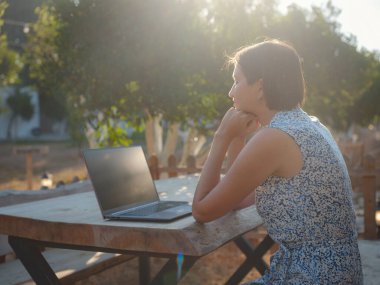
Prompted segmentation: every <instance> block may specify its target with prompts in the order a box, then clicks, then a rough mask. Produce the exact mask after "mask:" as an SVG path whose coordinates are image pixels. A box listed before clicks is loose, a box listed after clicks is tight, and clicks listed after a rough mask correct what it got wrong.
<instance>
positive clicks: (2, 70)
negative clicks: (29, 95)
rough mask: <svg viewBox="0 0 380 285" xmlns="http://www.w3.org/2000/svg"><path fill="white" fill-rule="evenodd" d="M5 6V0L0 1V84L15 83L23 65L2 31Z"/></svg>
mask: <svg viewBox="0 0 380 285" xmlns="http://www.w3.org/2000/svg"><path fill="white" fill-rule="evenodd" d="M7 7H8V4H7V2H6V1H4V0H2V1H0V86H4V85H8V84H14V83H16V82H17V81H18V74H19V71H20V70H21V69H22V67H23V64H22V62H21V59H20V56H19V55H18V53H17V52H15V51H13V50H11V49H9V47H8V44H7V35H6V34H5V33H3V32H2V26H3V25H4V20H3V15H4V12H5V10H6V8H7Z"/></svg>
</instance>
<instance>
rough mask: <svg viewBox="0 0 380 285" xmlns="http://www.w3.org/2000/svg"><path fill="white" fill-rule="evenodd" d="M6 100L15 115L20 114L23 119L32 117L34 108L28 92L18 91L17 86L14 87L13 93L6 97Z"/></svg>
mask: <svg viewBox="0 0 380 285" xmlns="http://www.w3.org/2000/svg"><path fill="white" fill-rule="evenodd" d="M6 102H7V105H8V106H9V108H10V109H11V110H12V112H13V114H15V115H16V116H20V117H21V118H23V119H24V120H30V119H31V118H32V117H33V114H34V108H33V105H32V102H31V98H30V96H29V95H28V94H26V93H24V92H22V91H20V88H19V87H17V88H16V89H15V92H14V94H13V95H11V96H9V97H8V98H7V100H6Z"/></svg>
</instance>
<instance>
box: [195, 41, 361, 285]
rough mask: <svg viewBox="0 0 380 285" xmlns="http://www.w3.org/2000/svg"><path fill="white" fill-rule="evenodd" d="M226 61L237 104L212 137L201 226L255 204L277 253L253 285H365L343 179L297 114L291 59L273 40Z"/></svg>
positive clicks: (298, 78) (300, 85) (295, 64)
mask: <svg viewBox="0 0 380 285" xmlns="http://www.w3.org/2000/svg"><path fill="white" fill-rule="evenodd" d="M230 62H232V63H233V64H234V67H235V68H234V72H233V79H234V84H233V86H232V88H231V90H230V92H229V97H230V98H231V99H232V101H233V105H234V106H233V107H232V108H231V109H229V110H228V111H227V113H226V114H225V116H224V118H223V120H222V122H221V124H220V126H219V128H218V130H217V131H216V133H215V135H214V140H213V143H212V147H211V150H210V153H209V156H208V158H207V161H206V163H205V165H204V167H203V170H202V173H201V176H200V179H199V183H198V186H197V189H196V192H195V195H194V201H193V216H194V218H195V219H196V220H197V221H199V222H208V221H212V220H214V219H217V218H218V217H221V216H223V215H225V214H226V213H228V212H229V211H231V210H233V209H239V208H243V207H247V206H249V205H252V204H253V203H256V206H257V210H258V212H259V214H260V216H261V217H262V218H263V221H264V224H265V226H266V227H267V230H268V233H269V235H270V236H271V237H272V239H273V240H275V241H276V242H277V243H279V245H280V249H279V250H278V251H277V252H276V253H275V255H274V256H273V257H272V258H271V265H270V270H269V272H267V273H266V274H265V275H264V276H263V277H261V278H260V279H258V280H256V281H253V282H252V283H250V284H302V285H307V284H328V285H332V284H345V285H348V284H355V285H356V284H362V282H363V281H362V271H361V261H360V254H359V250H358V245H357V234H356V230H355V214H354V210H353V205H352V197H351V191H352V189H351V184H350V178H349V175H348V172H347V168H346V165H345V163H344V160H343V158H342V155H341V153H340V151H339V149H338V147H337V145H336V143H335V141H334V139H333V137H332V136H331V134H330V132H329V131H328V130H327V129H326V128H325V127H324V126H323V125H322V124H321V123H320V122H319V121H318V119H317V118H315V117H310V116H308V115H307V114H306V113H305V112H304V111H303V110H302V109H301V105H302V103H303V100H304V93H305V92H304V89H305V83H304V78H303V72H302V67H301V63H300V58H299V56H298V54H297V52H296V51H295V49H294V48H293V47H291V46H289V45H288V44H286V43H284V42H280V41H277V40H270V41H265V42H262V43H259V44H256V45H253V46H249V47H246V48H243V49H241V50H239V51H238V52H236V54H235V55H234V56H233V57H232V58H231V60H230ZM260 125H261V126H262V127H261V128H260V129H258V128H259V126H260ZM253 131H256V133H255V134H254V136H253V137H252V138H251V139H250V140H249V141H248V142H247V143H245V137H246V135H247V134H248V133H250V132H253ZM227 153H228V155H227V157H228V158H227V165H228V166H227V172H226V174H225V176H224V177H223V178H222V179H220V174H221V168H222V163H223V161H224V158H225V156H226V154H227ZM255 200H256V201H255Z"/></svg>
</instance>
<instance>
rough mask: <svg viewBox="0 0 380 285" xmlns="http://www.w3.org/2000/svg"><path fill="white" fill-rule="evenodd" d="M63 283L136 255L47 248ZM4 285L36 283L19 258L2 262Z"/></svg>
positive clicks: (45, 254) (87, 275)
mask: <svg viewBox="0 0 380 285" xmlns="http://www.w3.org/2000/svg"><path fill="white" fill-rule="evenodd" d="M42 254H43V255H44V257H45V258H46V260H47V261H48V263H49V264H50V265H51V266H52V268H53V270H54V271H55V272H56V274H57V276H58V278H59V279H60V280H61V282H62V284H73V283H74V282H76V281H79V280H83V279H86V278H88V277H89V276H91V275H93V274H97V273H100V272H102V271H104V270H106V269H108V268H111V267H113V266H115V265H118V264H121V263H123V262H126V261H128V260H131V259H132V258H135V256H132V255H120V254H114V253H103V252H89V251H78V250H69V249H55V248H54V249H46V250H45V251H44V252H43V253H42ZM0 280H1V284H2V285H6V284H7V285H8V284H9V285H13V284H24V285H25V284H35V283H34V282H33V281H32V280H31V277H30V275H29V273H28V272H27V271H26V270H25V268H24V266H23V265H22V264H21V262H20V261H19V260H18V259H15V260H11V261H7V262H4V263H1V264H0Z"/></svg>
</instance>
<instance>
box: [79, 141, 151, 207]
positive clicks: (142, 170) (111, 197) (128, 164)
mask: <svg viewBox="0 0 380 285" xmlns="http://www.w3.org/2000/svg"><path fill="white" fill-rule="evenodd" d="M89 151H90V152H91V153H90V154H89V155H88V156H86V161H87V162H88V163H87V165H88V166H89V167H90V168H91V169H89V172H90V173H91V180H92V182H93V185H94V187H97V188H99V189H100V191H96V194H97V196H98V200H99V202H100V204H101V205H100V206H101V207H102V209H103V211H107V210H110V209H114V208H118V207H121V206H125V205H131V206H133V205H136V204H139V203H142V202H147V201H155V200H158V196H157V192H156V190H155V188H154V184H153V181H152V178H151V176H150V172H149V168H148V165H147V163H146V160H145V156H144V153H143V151H142V150H141V148H139V147H130V148H115V149H108V150H107V151H104V150H102V149H94V150H89ZM127 153H128V154H127ZM126 158H128V159H126ZM95 185H96V186H95Z"/></svg>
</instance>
